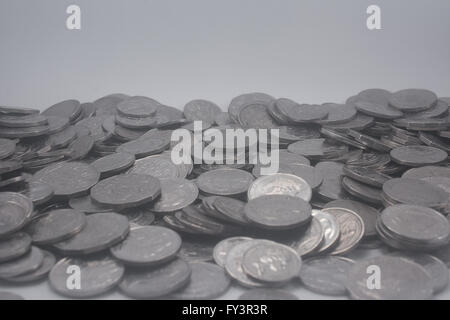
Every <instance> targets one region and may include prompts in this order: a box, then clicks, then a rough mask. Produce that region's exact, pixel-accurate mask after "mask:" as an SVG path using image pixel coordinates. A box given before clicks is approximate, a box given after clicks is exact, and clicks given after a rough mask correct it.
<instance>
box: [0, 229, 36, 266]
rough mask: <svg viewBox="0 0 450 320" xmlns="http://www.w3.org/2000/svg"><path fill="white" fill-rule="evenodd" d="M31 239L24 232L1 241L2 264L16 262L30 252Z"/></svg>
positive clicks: (0, 257)
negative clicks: (15, 260) (16, 259)
mask: <svg viewBox="0 0 450 320" xmlns="http://www.w3.org/2000/svg"><path fill="white" fill-rule="evenodd" d="M30 247H31V238H30V236H29V235H28V234H26V233H24V232H18V233H15V234H13V235H11V236H9V237H7V238H3V239H1V240H0V263H3V262H5V261H10V260H14V259H15V258H18V257H20V256H23V255H24V254H25V253H27V252H28V250H30Z"/></svg>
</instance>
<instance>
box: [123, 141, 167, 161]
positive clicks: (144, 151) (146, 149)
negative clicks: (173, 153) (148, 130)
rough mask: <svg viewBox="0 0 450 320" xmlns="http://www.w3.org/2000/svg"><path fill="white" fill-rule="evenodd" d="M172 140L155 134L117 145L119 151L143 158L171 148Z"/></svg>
mask: <svg viewBox="0 0 450 320" xmlns="http://www.w3.org/2000/svg"><path fill="white" fill-rule="evenodd" d="M169 145H170V140H168V139H167V138H166V137H164V136H157V135H153V136H151V137H149V138H145V139H144V138H142V137H140V138H139V139H136V140H133V141H130V142H126V143H124V144H122V145H120V146H118V147H117V149H116V151H117V152H124V153H129V154H132V155H134V156H135V157H136V158H143V157H146V156H150V155H152V154H157V153H161V152H162V151H164V150H166V149H167V148H169Z"/></svg>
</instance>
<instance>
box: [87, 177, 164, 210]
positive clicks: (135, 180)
mask: <svg viewBox="0 0 450 320" xmlns="http://www.w3.org/2000/svg"><path fill="white" fill-rule="evenodd" d="M160 194H161V184H160V182H159V180H158V179H156V178H154V177H152V176H148V175H137V174H121V175H117V176H113V177H110V178H107V179H105V180H102V181H100V182H99V183H97V184H96V185H95V186H94V187H93V188H92V190H91V197H92V199H93V200H94V202H96V203H98V204H100V205H103V206H108V207H111V208H115V209H118V210H120V209H126V208H130V207H136V206H139V205H142V204H145V203H148V202H151V201H153V200H155V199H156V198H157V197H158V196H159V195H160Z"/></svg>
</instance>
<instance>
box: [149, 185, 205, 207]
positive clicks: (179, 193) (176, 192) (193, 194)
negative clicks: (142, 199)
mask: <svg viewBox="0 0 450 320" xmlns="http://www.w3.org/2000/svg"><path fill="white" fill-rule="evenodd" d="M160 182H161V197H160V198H159V199H158V200H157V201H156V202H155V203H154V204H153V206H152V211H154V212H174V211H177V210H180V209H183V208H185V207H187V206H188V205H190V204H191V203H193V202H194V201H195V200H196V199H197V196H198V188H197V186H196V184H195V183H194V182H192V181H189V180H186V179H161V180H160Z"/></svg>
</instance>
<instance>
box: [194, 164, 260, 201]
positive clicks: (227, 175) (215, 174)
mask: <svg viewBox="0 0 450 320" xmlns="http://www.w3.org/2000/svg"><path fill="white" fill-rule="evenodd" d="M252 182H253V176H252V175H251V174H250V173H248V172H246V171H243V170H239V169H217V170H212V171H208V172H205V173H203V174H201V175H200V176H199V177H198V178H197V181H196V183H197V186H198V188H199V189H200V191H202V192H204V193H207V194H216V195H221V196H230V195H238V194H242V193H244V192H246V191H247V190H248V189H249V186H250V184H251V183H252Z"/></svg>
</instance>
